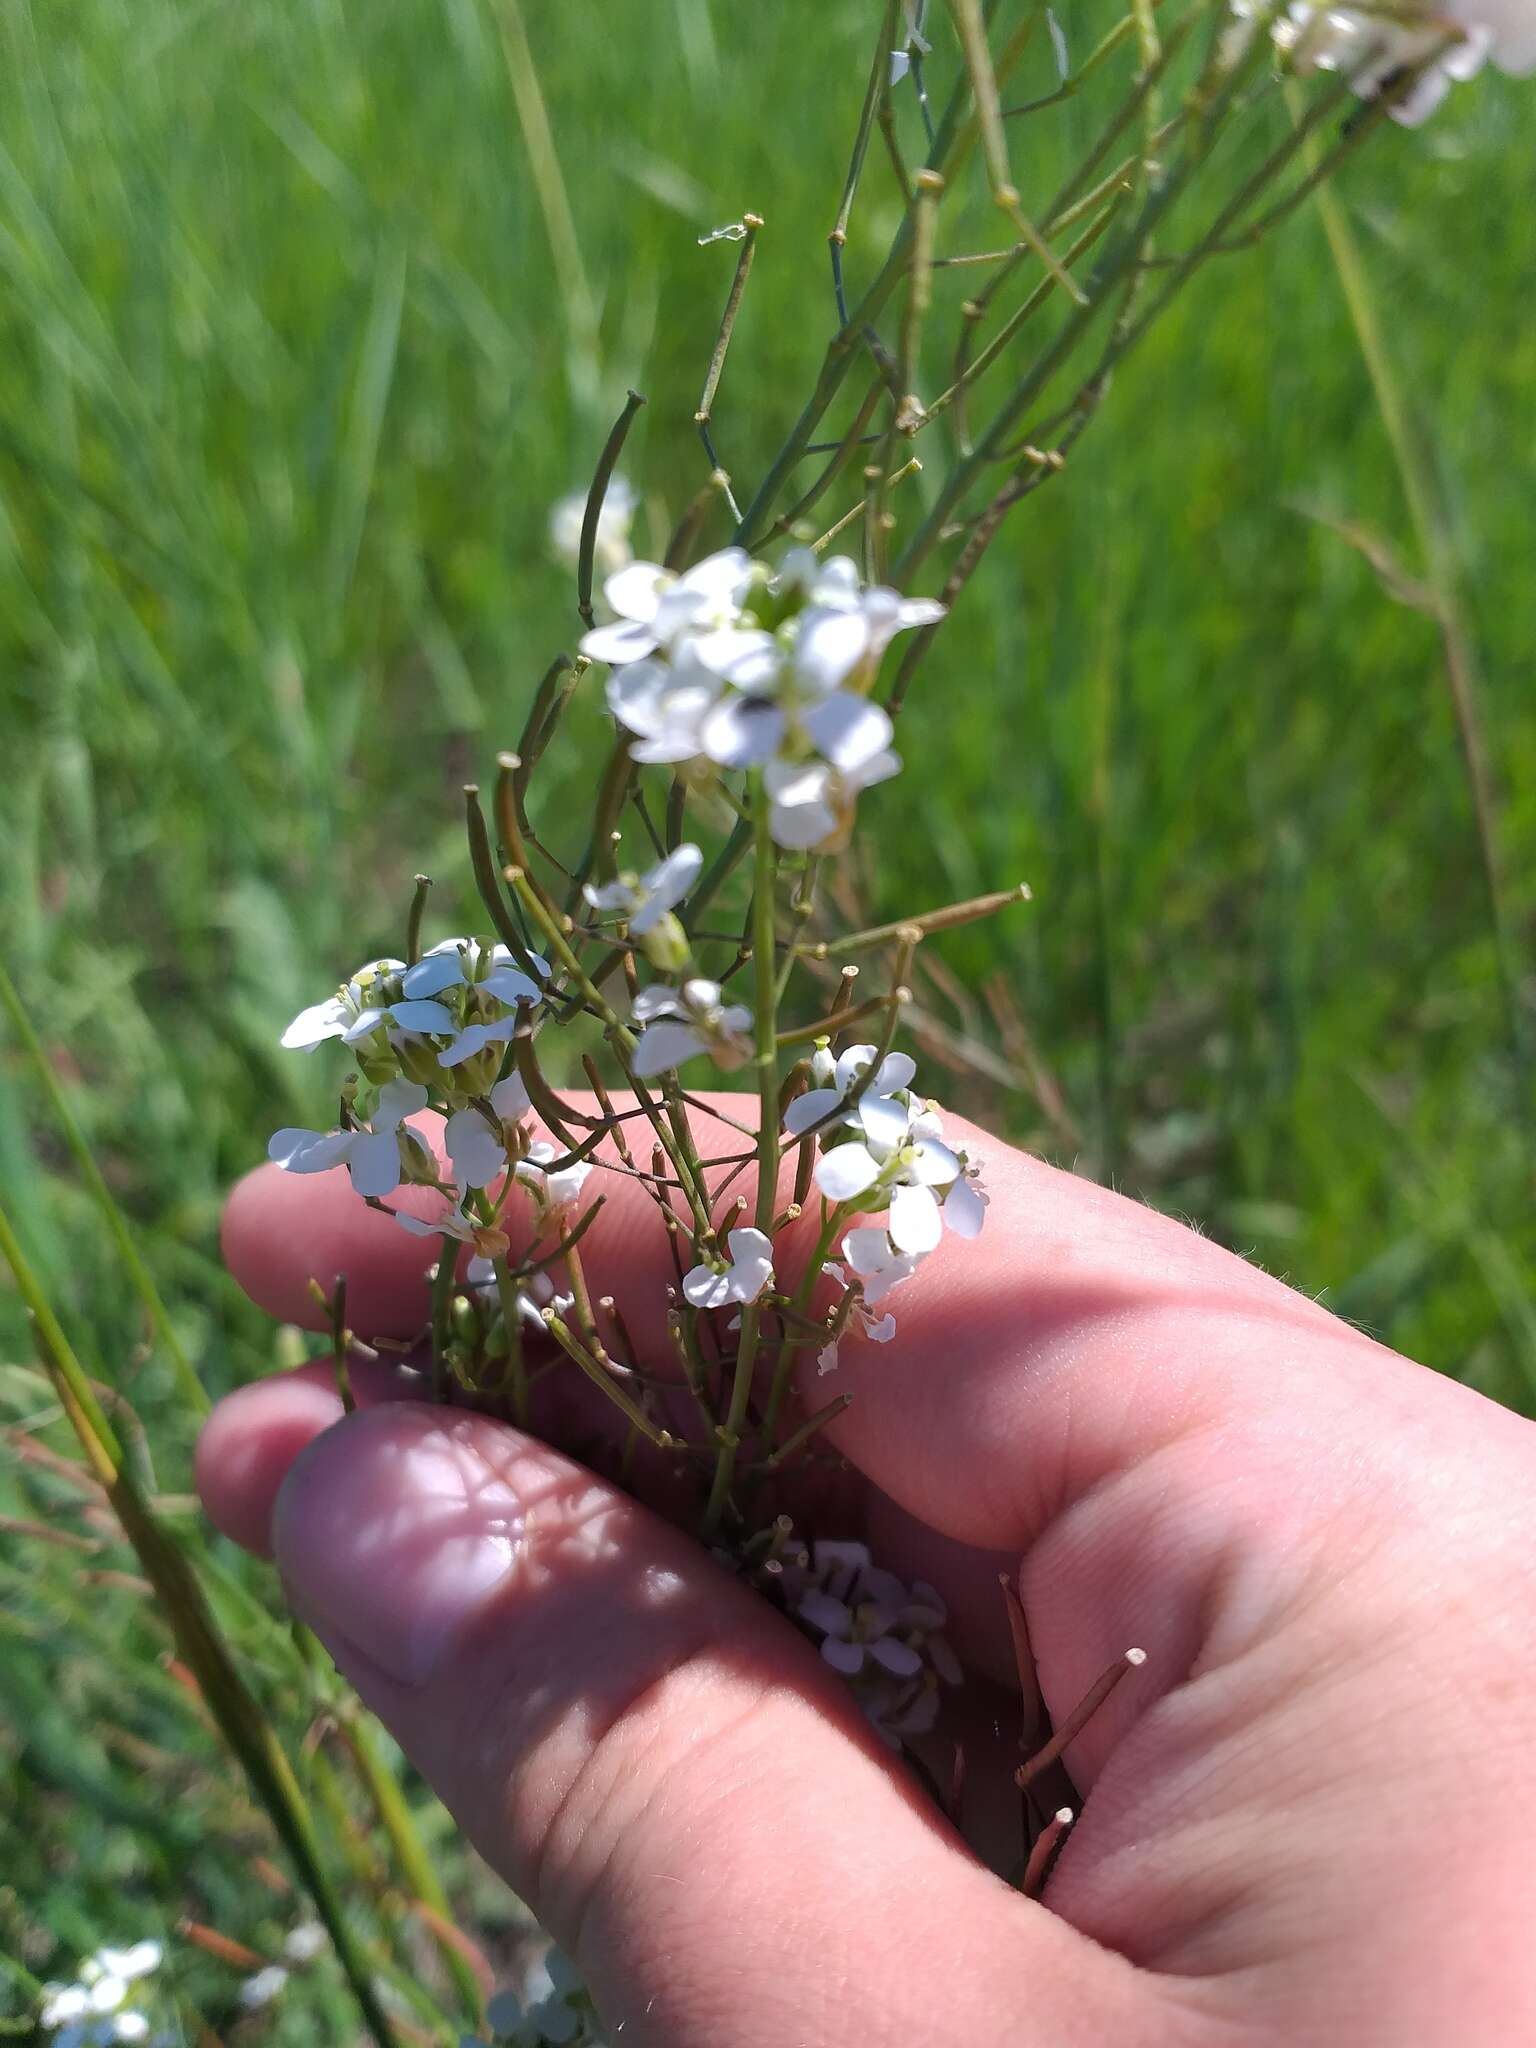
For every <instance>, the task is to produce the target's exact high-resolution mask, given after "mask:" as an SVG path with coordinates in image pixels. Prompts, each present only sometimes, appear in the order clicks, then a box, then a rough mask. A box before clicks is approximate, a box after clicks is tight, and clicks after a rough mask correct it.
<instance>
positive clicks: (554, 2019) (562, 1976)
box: [485, 1948, 582, 2048]
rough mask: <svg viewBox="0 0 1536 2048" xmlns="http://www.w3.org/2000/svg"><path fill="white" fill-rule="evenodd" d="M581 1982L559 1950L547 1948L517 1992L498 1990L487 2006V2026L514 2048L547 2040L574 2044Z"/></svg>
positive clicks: (579, 2024)
mask: <svg viewBox="0 0 1536 2048" xmlns="http://www.w3.org/2000/svg"><path fill="white" fill-rule="evenodd" d="M581 1992H582V1983H581V1979H580V1977H578V1976H577V1974H576V1971H575V1969H574V1968H573V1967H572V1965H571V1964H570V1962H569V1961H568V1960H567V1959H566V1957H565V1956H563V1955H562V1954H561V1952H560V1950H559V1949H557V1948H552V1949H550V1950H549V1951H548V1952H547V1953H546V1954H545V1955H544V1956H543V1957H542V1959H541V1960H540V1961H539V1962H537V1963H535V1964H534V1966H533V1968H532V1969H531V1970H530V1971H529V1972H528V1975H527V1977H526V1978H525V1979H524V1982H523V1987H522V1990H521V1991H520V1992H518V1991H510V1990H509V1991H498V1992H497V1993H496V1994H495V1996H494V1997H492V1998H491V1999H490V2000H489V2001H488V2002H487V2004H486V2008H485V2018H486V2024H487V2026H489V2028H490V2029H491V2032H492V2033H493V2034H494V2035H495V2036H496V2038H497V2039H498V2040H500V2041H510V2042H512V2043H514V2044H515V2048H537V2044H539V2043H541V2042H544V2041H549V2042H554V2043H558V2044H561V2048H563V2044H564V2043H566V2042H568V2041H574V2040H575V2039H576V2037H577V2035H578V2034H580V2032H581V2031H582V2015H581V2011H580V2009H579V2007H578V2006H577V2005H576V2004H575V2003H574V2001H575V2000H576V1999H578V1998H580V1996H581Z"/></svg>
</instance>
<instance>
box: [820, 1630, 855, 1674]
mask: <svg viewBox="0 0 1536 2048" xmlns="http://www.w3.org/2000/svg"><path fill="white" fill-rule="evenodd" d="M821 1654H822V1656H823V1657H825V1658H826V1660H827V1662H828V1663H829V1664H830V1665H831V1666H832V1669H833V1670H834V1671H841V1672H842V1674H843V1676H844V1677H845V1678H857V1676H858V1675H859V1673H860V1672H861V1671H862V1670H863V1669H864V1645H863V1644H862V1643H845V1642H844V1641H843V1639H842V1637H841V1636H828V1637H827V1638H826V1639H825V1640H824V1641H823V1643H822V1646H821Z"/></svg>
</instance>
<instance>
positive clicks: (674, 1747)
mask: <svg viewBox="0 0 1536 2048" xmlns="http://www.w3.org/2000/svg"><path fill="white" fill-rule="evenodd" d="M275 1550H276V1554H277V1558H278V1562H279V1566H280V1568H281V1570H282V1573H283V1577H284V1582H285V1585H286V1587H287V1589H288V1592H289V1596H290V1599H291V1600H292V1602H293V1604H294V1606H295V1609H296V1610H297V1612H298V1613H299V1614H300V1616H301V1617H302V1618H303V1619H304V1620H306V1621H307V1622H308V1623H309V1625H310V1626H311V1627H312V1628H313V1629H315V1631H316V1632H317V1633H318V1634H319V1636H320V1637H321V1639H322V1640H323V1641H324V1642H325V1643H326V1645H327V1647H328V1648H329V1649H330V1651H331V1653H332V1655H333V1656H334V1657H335V1658H336V1660H337V1663H338V1664H339V1666H340V1667H341V1669H342V1671H343V1672H344V1674H345V1675H346V1676H347V1677H348V1678H349V1679H350V1680H351V1681H352V1682H353V1683H354V1684H355V1685H356V1686H357V1688H358V1690H359V1692H360V1693H361V1694H362V1696H363V1698H364V1700H365V1701H366V1702H367V1703H368V1704H369V1706H371V1707H372V1708H373V1710H374V1711H375V1712H376V1713H378V1714H379V1715H380V1716H381V1717H382V1718H383V1720H384V1721H385V1723H386V1725H387V1726H389V1727H390V1729H391V1730H392V1731H393V1733H394V1734H395V1736H396V1737H397V1739H398V1740H399V1741H400V1742H401V1743H402V1745H403V1746H404V1748H405V1750H406V1752H407V1753H408V1754H409V1755H410V1756H411V1758H412V1759H413V1761H414V1762H415V1763H416V1765H417V1766H418V1767H419V1768H420V1769H421V1770H422V1772H423V1773H424V1774H425V1776H426V1777H427V1779H428V1780H429V1781H430V1782H431V1783H432V1784H433V1786H434V1787H435V1789H436V1790H437V1791H438V1793H439V1794H440V1796H441V1797H442V1798H443V1799H444V1801H445V1803H446V1804H447V1805H448V1807H449V1809H450V1811H452V1812H453V1813H454V1814H455V1815H456V1817H457V1818H458V1820H459V1821H460V1823H461V1824H462V1825H463V1827H464V1828H465V1830H466V1831H467V1832H468V1834H469V1835H470V1836H471V1838H472V1839H473V1841H474V1842H475V1843H476V1845H477V1846H478V1847H479V1849H480V1850H481V1852H482V1853H483V1854H484V1855H485V1856H486V1858H487V1859H488V1860H489V1861H490V1863H491V1864H492V1865H493V1866H494V1867H495V1868H496V1869H498V1870H499V1871H500V1872H501V1873H502V1874H503V1875H504V1876H505V1877H506V1878H507V1880H508V1881H509V1882H510V1883H511V1884H512V1886H513V1887H514V1889H516V1890H517V1891H518V1892H519V1893H520V1894H521V1895H522V1896H523V1897H524V1898H526V1899H527V1900H528V1902H529V1904H530V1905H531V1906H532V1907H533V1909H534V1911H535V1912H536V1913H537V1914H538V1916H539V1918H540V1919H541V1921H543V1923H544V1924H545V1925H546V1926H548V1927H549V1929H550V1930H551V1932H552V1933H553V1934H554V1936H555V1938H556V1939H557V1940H558V1941H560V1942H561V1943H562V1944H563V1945H564V1946H566V1947H568V1948H569V1949H571V1950H572V1951H573V1953H574V1954H575V1956H576V1958H577V1961H578V1963H579V1964H580V1965H581V1967H582V1968H583V1970H584V1972H585V1973H586V1974H587V1975H588V1976H589V1978H590V1979H591V1980H592V1982H593V1985H594V1989H595V1992H596V1995H597V1998H598V2001H599V2005H600V2007H601V2009H602V2012H603V2015H604V2017H605V2019H606V2020H607V2021H608V2023H609V2026H610V2027H611V2028H612V2029H613V2031H614V2032H618V2031H619V2028H620V2026H621V2025H622V2030H623V2038H624V2039H625V2040H626V2041H630V2042H636V2043H641V2044H644V2043H661V2042H665V2043H667V2044H669V2048H690V2044H694V2043H697V2044H700V2048H703V2044H706V2043H707V2044H708V2048H729V2044H739V2048H780V2044H782V2043H784V2042H786V2041H799V2042H806V2043H818V2044H820V2043H830V2042H832V2041H833V2040H839V2039H842V2038H843V2037H844V2030H845V2025H846V2016H847V2013H848V2012H850V2011H855V2012H857V2013H858V2015H859V2021H860V2028H861V2031H862V2033H863V2035H864V2037H865V2038H867V2039H871V2040H887V2039H890V2040H895V2039H898V2038H906V2037H907V2035H908V2033H909V2032H910V2031H911V2028H912V2026H913V2023H914V2021H916V2022H917V2023H918V2024H919V2026H920V2030H921V2032H922V2037H923V2038H924V2039H925V2040H932V2041H936V2042H941V2043H948V2042H953V2043H955V2044H957V2048H958V2044H959V2043H961V2042H972V2041H978V2040H999V2039H1004V2038H1014V2037H1015V2034H1016V2029H1017V2027H1018V2026H1019V2025H1022V2023H1023V2022H1024V2021H1025V2019H1026V2018H1027V2021H1028V2025H1029V2029H1030V2032H1031V2036H1032V2037H1037V2038H1039V2039H1041V2040H1049V2041H1051V2042H1053V2043H1061V2044H1078V2043H1081V2044H1084V2048H1086V2044H1088V2043H1090V2042H1093V2043H1097V2042H1100V2041H1103V2040H1108V2039H1116V2040H1142V2039H1150V2038H1157V2039H1164V2038H1167V2036H1165V2035H1161V2034H1152V2033H1148V2034H1146V2035H1144V2034H1143V2033H1142V2032H1141V2030H1140V2027H1139V2025H1138V2020H1139V2019H1140V2018H1141V2017H1142V2016H1143V2008H1144V2006H1146V2005H1150V2004H1152V2003H1154V1994H1153V1993H1152V1992H1151V1991H1150V1989H1149V1988H1148V1987H1147V1985H1146V1983H1145V1981H1144V1980H1142V1979H1141V1978H1139V1976H1138V1974H1137V1973H1136V1972H1135V1971H1133V1970H1132V1969H1131V1967H1130V1966H1129V1965H1127V1964H1125V1963H1124V1962H1123V1961H1121V1960H1120V1959H1118V1958H1116V1957H1113V1956H1111V1955H1109V1954H1108V1953H1106V1952H1105V1951H1103V1950H1100V1949H1097V1948H1095V1947H1093V1946H1092V1945H1091V1944H1089V1943H1087V1942H1086V1941H1084V1940H1082V1939H1081V1938H1080V1937H1078V1936H1077V1935H1075V1934H1073V1933H1072V1932H1071V1930H1069V1929H1068V1928H1067V1927H1066V1926H1064V1925H1063V1924H1062V1923H1060V1922H1059V1921H1056V1920H1055V1919H1053V1918H1052V1917H1051V1916H1050V1915H1048V1914H1047V1913H1045V1912H1044V1911H1043V1910H1041V1909H1039V1908H1037V1907H1035V1906H1033V1905H1032V1904H1030V1903H1029V1902H1027V1901H1025V1900H1022V1899H1020V1898H1019V1897H1018V1895H1017V1894H1015V1893H1013V1892H1011V1891H1010V1890H1008V1888H1007V1887H1005V1886H1004V1885H1002V1884H1001V1883H999V1882H998V1881H997V1880H995V1879H993V1878H991V1877H990V1876H988V1875H987V1874H986V1873H984V1872H983V1871H982V1870H981V1869H980V1868H979V1866H977V1865H976V1864H975V1863H974V1862H973V1861H972V1860H971V1858H970V1857H969V1856H968V1854H967V1853H966V1852H965V1850H964V1849H963V1848H962V1847H961V1846H960V1844H959V1843H958V1842H957V1841H956V1839H955V1838H954V1837H953V1836H952V1835H951V1834H950V1833H949V1831H948V1830H947V1828H946V1827H945V1826H944V1825H943V1824H942V1823H941V1822H939V1821H938V1820H936V1819H935V1818H934V1817H933V1815H932V1814H931V1812H930V1811H929V1809H928V1808H927V1805H926V1802H925V1801H924V1800H923V1799H922V1798H921V1797H920V1796H918V1794H917V1793H916V1789H915V1787H914V1786H913V1784H912V1783H911V1782H910V1781H909V1779H908V1778H907V1776H906V1775H905V1773H904V1772H903V1770H902V1769H901V1767H900V1766H899V1765H897V1764H895V1763H894V1762H893V1760H892V1759H891V1757H890V1756H889V1754H888V1753H887V1752H886V1751H885V1750H884V1749H883V1747H882V1746H881V1745H880V1743H879V1741H878V1740H877V1739H876V1738H875V1736H874V1735H873V1733H872V1731H871V1730H870V1729H869V1728H868V1726H867V1724H865V1723H864V1722H863V1720H862V1718H861V1717H860V1716H859V1715H858V1714H857V1712H856V1710H855V1709H854V1707H853V1706H852V1703H851V1701H850V1699H849V1696H848V1694H847V1693H846V1691H845V1690H844V1689H843V1688H842V1686H841V1684H840V1683H839V1682H838V1681H836V1680H834V1679H832V1678H831V1675H830V1674H829V1672H828V1671H827V1668H826V1666H825V1665H824V1664H823V1663H822V1662H821V1660H820V1659H819V1658H817V1657H816V1656H815V1655H814V1654H813V1653H812V1651H811V1650H810V1649H809V1647H808V1645H806V1644H805V1643H804V1642H803V1641H802V1640H801V1639H800V1638H799V1637H798V1635H796V1634H795V1633H794V1632H793V1631H792V1630H791V1629H790V1628H789V1627H788V1625H787V1624H786V1623H784V1622H783V1621H782V1620H780V1619H779V1617H777V1616H776V1615H775V1614H773V1613H772V1611H771V1610H770V1609H769V1608H768V1606H767V1605H766V1603H764V1602H763V1601H762V1600H761V1599H760V1598H759V1597H758V1596H756V1595H755V1594H752V1593H749V1592H748V1591H747V1590H745V1589H744V1588H742V1587H741V1586H739V1585H738V1584H737V1583H735V1582H734V1581H732V1580H731V1579H729V1578H727V1577H726V1576H725V1575H724V1574H722V1573H721V1572H720V1571H719V1570H718V1568H717V1567H715V1566H714V1565H713V1564H712V1563H711V1562H710V1561H709V1560H708V1559H707V1558H706V1557H705V1556H704V1554H703V1553H702V1552H701V1551H700V1550H699V1549H698V1548H697V1546H696V1545H695V1544H693V1543H692V1542H691V1541H689V1540H688V1539H687V1538H685V1537H684V1536H682V1535H680V1534H679V1533H677V1532H676V1531H674V1530H672V1529H670V1528H669V1527H667V1526H666V1525H665V1524H663V1523H661V1522H659V1521H657V1520H655V1519H653V1518H652V1517H651V1516H649V1515H648V1514H647V1513H646V1512H645V1511H644V1510H643V1509H641V1508H639V1507H637V1506H636V1505H635V1504H634V1503H633V1502H632V1501H630V1500H629V1499H627V1498H626V1497H625V1496H623V1495H621V1494H619V1493H617V1492H614V1491H612V1490H610V1489H609V1488H607V1487H605V1486H604V1485H602V1484H601V1483H600V1482H597V1481H595V1480H594V1479H593V1478H592V1476H591V1475H590V1474H589V1473H586V1472H584V1471H583V1470H582V1469H581V1468H579V1467H577V1466H574V1465H572V1464H571V1463H570V1462H569V1461H567V1460H566V1459H564V1458H562V1457H561V1456H559V1455H558V1454H557V1453H555V1452H554V1451H552V1450H550V1449H548V1448H547V1447H546V1446H544V1445H542V1444H539V1443H537V1442H536V1441H534V1440H532V1439H529V1438H527V1437H524V1436H522V1435H520V1434H519V1433H517V1432H515V1431H513V1430H511V1429H509V1428H507V1427H506V1426H504V1425H502V1424H500V1423H497V1422H493V1421H491V1420H490V1419H488V1418H485V1417H478V1416H469V1415H452V1414H448V1413H445V1412H444V1411H442V1410H429V1409H424V1408H415V1407H410V1406H395V1407H391V1408H378V1409H374V1410H372V1411H371V1412H369V1413H366V1414H359V1415H356V1416H353V1417H351V1418H349V1419H347V1420H346V1421H344V1422H342V1423H341V1424H339V1425H338V1426H337V1427H335V1428H333V1429H331V1430H329V1431H327V1432H326V1433H325V1434H324V1435H323V1436H322V1437H320V1438H319V1439H318V1440H317V1441H316V1442H315V1443H313V1445H312V1446H311V1447H310V1449H309V1450H308V1451H306V1452H305V1453H304V1454H303V1455H301V1456H300V1458H299V1459H298V1461H297V1462H296V1464H295V1465H294V1467H293V1469H292V1471H291V1472H290V1474H289V1477H288V1479H287V1481H286V1483H285V1485H284V1487H283V1490H282V1492H281V1494H280V1496H279V1500H278V1506H277V1513H276V1525H275ZM790 1959H793V1966H792V1967H789V1966H787V1965H788V1964H789V1962H790ZM934 2014H937V2019H936V2020H935V2019H933V2018H932V2017H930V2016H931V2015H934Z"/></svg>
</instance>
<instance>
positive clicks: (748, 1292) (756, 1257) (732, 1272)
mask: <svg viewBox="0 0 1536 2048" xmlns="http://www.w3.org/2000/svg"><path fill="white" fill-rule="evenodd" d="M728 1242H729V1244H730V1247H731V1258H730V1264H729V1265H727V1266H726V1267H725V1269H724V1271H723V1272H722V1271H719V1270H717V1269H716V1268H715V1267H714V1266H695V1267H694V1269H693V1271H692V1272H691V1273H689V1274H687V1275H686V1276H685V1278H684V1280H683V1294H684V1296H685V1297H686V1298H687V1300H689V1301H691V1302H692V1304H693V1306H694V1307H695V1308H724V1307H726V1305H727V1304H728V1303H730V1302H733V1301H742V1302H745V1301H756V1300H757V1297H758V1296H759V1295H760V1294H761V1293H762V1291H763V1289H764V1288H765V1287H768V1286H771V1285H772V1282H773V1246H772V1244H771V1243H770V1242H769V1240H768V1238H767V1237H765V1236H764V1234H763V1232H762V1231H760V1230H752V1229H746V1230H733V1231H732V1232H731V1233H730V1237H729V1239H728Z"/></svg>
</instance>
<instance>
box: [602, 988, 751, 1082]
mask: <svg viewBox="0 0 1536 2048" xmlns="http://www.w3.org/2000/svg"><path fill="white" fill-rule="evenodd" d="M631 1014H632V1016H633V1018H634V1021H635V1023H637V1024H639V1025H642V1026H643V1027H644V1028H643V1030H642V1031H641V1034H640V1041H639V1043H638V1044H637V1045H636V1047H635V1054H634V1068H635V1072H636V1073H637V1074H638V1075H639V1076H640V1078H641V1079H642V1080H649V1079H650V1078H651V1077H652V1076H653V1075H656V1074H665V1073H668V1072H670V1071H671V1069H672V1068H673V1067H680V1066H681V1065H682V1064H683V1062H684V1061H685V1060H691V1059H696V1058H697V1057H698V1055H699V1054H700V1053H701V1052H707V1053H708V1054H709V1056H710V1058H711V1059H712V1060H713V1061H714V1063H715V1065H716V1066H717V1067H722V1068H725V1069H726V1070H727V1071H729V1069H730V1068H732V1067H739V1066H740V1065H741V1063H742V1061H743V1060H744V1059H745V1058H746V1057H747V1055H748V1053H749V1052H750V1051H751V1046H750V1044H749V1042H748V1040H747V1038H746V1036H745V1034H746V1033H747V1032H749V1031H750V1030H751V1028H752V1012H751V1011H750V1010H749V1009H748V1008H747V1006H746V1005H745V1004H744V1003H726V1002H724V1001H722V999H721V990H720V984H719V982H718V981H703V980H699V979H695V980H691V981H685V982H684V983H683V985H682V987H681V988H675V989H673V988H665V987H663V986H661V985H659V984H658V985H657V986H656V987H654V988H646V989H642V990H641V991H640V993H639V995H637V996H636V998H635V1005H634V1010H633V1012H632V1013H631Z"/></svg>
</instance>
